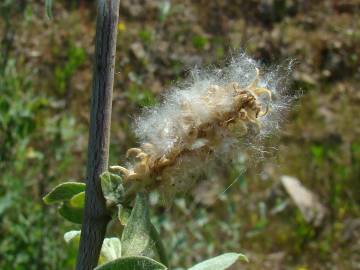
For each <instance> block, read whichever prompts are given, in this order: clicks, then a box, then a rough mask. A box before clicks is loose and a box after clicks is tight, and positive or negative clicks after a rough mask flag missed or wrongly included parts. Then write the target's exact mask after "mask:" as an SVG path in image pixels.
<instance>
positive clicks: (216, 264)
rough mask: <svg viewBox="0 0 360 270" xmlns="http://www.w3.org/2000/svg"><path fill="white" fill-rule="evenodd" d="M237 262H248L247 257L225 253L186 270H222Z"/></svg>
mask: <svg viewBox="0 0 360 270" xmlns="http://www.w3.org/2000/svg"><path fill="white" fill-rule="evenodd" d="M237 260H242V261H246V262H247V261H248V259H247V257H246V256H245V255H243V254H240V253H233V252H232V253H225V254H223V255H220V256H217V257H214V258H211V259H209V260H206V261H203V262H201V263H198V264H196V265H194V266H193V267H191V268H189V269H188V270H223V269H227V268H228V267H230V266H231V265H233V264H234V263H235V262H236V261H237Z"/></svg>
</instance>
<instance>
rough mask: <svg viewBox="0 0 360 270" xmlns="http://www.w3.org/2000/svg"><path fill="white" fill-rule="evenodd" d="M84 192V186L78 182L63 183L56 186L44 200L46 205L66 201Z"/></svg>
mask: <svg viewBox="0 0 360 270" xmlns="http://www.w3.org/2000/svg"><path fill="white" fill-rule="evenodd" d="M83 191H85V184H84V183H79V182H65V183H61V184H60V185H58V186H56V187H55V188H54V189H53V190H51V191H50V192H49V193H48V194H47V195H46V196H45V197H44V198H43V201H44V202H45V203H46V204H53V203H58V202H62V201H68V200H70V199H71V198H72V197H73V196H75V195H76V194H78V193H80V192H83Z"/></svg>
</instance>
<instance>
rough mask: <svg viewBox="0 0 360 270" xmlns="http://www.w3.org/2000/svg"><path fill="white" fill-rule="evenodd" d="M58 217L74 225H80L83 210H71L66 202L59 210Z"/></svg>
mask: <svg viewBox="0 0 360 270" xmlns="http://www.w3.org/2000/svg"><path fill="white" fill-rule="evenodd" d="M59 213H60V215H61V216H62V217H63V218H65V219H67V220H68V221H71V222H73V223H76V224H81V223H82V221H83V215H84V213H83V209H81V208H73V207H71V205H70V204H69V203H68V202H64V203H63V205H62V206H61V207H60V208H59Z"/></svg>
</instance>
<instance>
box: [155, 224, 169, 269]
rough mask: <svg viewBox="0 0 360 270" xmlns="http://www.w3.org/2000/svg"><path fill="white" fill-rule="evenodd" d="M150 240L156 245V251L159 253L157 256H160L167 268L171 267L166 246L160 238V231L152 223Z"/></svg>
mask: <svg viewBox="0 0 360 270" xmlns="http://www.w3.org/2000/svg"><path fill="white" fill-rule="evenodd" d="M150 238H151V240H152V241H153V242H154V243H155V249H156V251H157V254H158V255H159V259H160V262H161V263H163V264H164V265H166V266H169V260H168V257H167V254H166V250H165V247H164V244H163V242H162V240H161V238H160V235H159V233H158V231H157V230H156V228H155V226H154V225H153V224H152V223H151V228H150Z"/></svg>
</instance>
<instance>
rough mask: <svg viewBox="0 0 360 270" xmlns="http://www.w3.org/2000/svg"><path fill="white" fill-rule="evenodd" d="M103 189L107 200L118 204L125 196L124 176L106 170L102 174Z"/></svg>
mask: <svg viewBox="0 0 360 270" xmlns="http://www.w3.org/2000/svg"><path fill="white" fill-rule="evenodd" d="M100 179H101V189H102V191H103V194H104V197H105V199H106V200H107V201H109V202H112V203H115V204H118V203H121V202H122V200H123V197H124V187H123V185H122V178H121V177H120V176H119V175H116V174H113V173H109V172H104V173H103V174H101V175H100Z"/></svg>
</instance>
